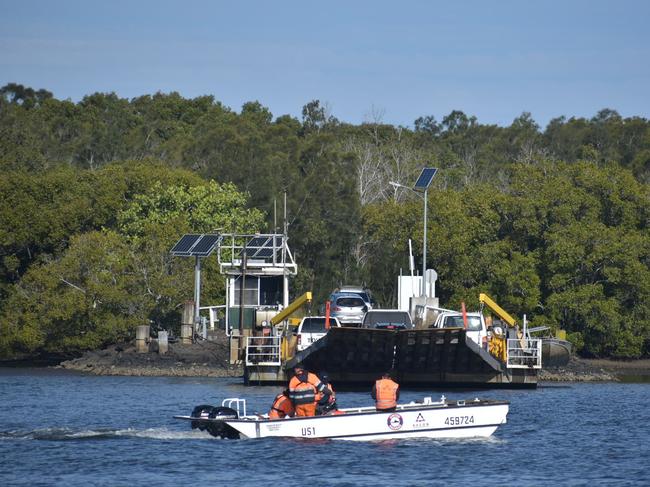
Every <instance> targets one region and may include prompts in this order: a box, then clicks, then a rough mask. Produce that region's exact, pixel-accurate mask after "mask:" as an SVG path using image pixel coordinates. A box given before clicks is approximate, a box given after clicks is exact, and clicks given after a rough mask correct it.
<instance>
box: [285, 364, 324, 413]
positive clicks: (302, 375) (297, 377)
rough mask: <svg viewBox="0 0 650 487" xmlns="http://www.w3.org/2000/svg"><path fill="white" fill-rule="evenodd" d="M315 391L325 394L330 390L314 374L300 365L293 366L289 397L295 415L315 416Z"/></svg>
mask: <svg viewBox="0 0 650 487" xmlns="http://www.w3.org/2000/svg"><path fill="white" fill-rule="evenodd" d="M317 393H321V394H322V395H323V396H327V395H330V394H331V391H330V390H329V389H328V388H327V387H325V384H323V382H322V381H321V380H320V379H319V378H318V376H317V375H316V374H312V373H311V372H308V371H307V370H305V369H304V368H303V367H302V366H297V367H295V368H294V369H293V377H292V378H291V380H290V381H289V397H290V398H291V401H292V402H293V405H294V407H295V409H296V416H316V405H317V399H316V394H317Z"/></svg>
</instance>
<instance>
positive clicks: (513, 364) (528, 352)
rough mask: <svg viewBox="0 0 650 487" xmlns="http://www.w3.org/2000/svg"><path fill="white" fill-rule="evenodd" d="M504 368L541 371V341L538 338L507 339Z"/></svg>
mask: <svg viewBox="0 0 650 487" xmlns="http://www.w3.org/2000/svg"><path fill="white" fill-rule="evenodd" d="M506 367H508V368H509V369H541V368H542V340H541V339H539V338H533V339H531V338H521V339H518V338H509V339H508V348H507V353H506Z"/></svg>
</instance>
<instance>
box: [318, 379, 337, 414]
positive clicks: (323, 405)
mask: <svg viewBox="0 0 650 487" xmlns="http://www.w3.org/2000/svg"><path fill="white" fill-rule="evenodd" d="M318 377H319V378H320V380H321V382H322V383H323V385H324V386H325V387H326V388H327V389H329V390H330V394H329V395H324V394H321V393H319V394H317V395H316V400H317V402H318V408H317V410H316V413H317V414H319V415H323V414H336V411H337V410H338V406H337V404H336V393H335V392H334V388H333V387H332V384H331V383H330V377H329V374H328V373H327V372H325V371H321V372H320V373H319V374H318Z"/></svg>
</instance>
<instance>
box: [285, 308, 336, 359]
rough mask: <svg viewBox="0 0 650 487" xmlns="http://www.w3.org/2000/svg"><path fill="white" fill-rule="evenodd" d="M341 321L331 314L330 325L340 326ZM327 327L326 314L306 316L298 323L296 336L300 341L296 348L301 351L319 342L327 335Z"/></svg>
mask: <svg viewBox="0 0 650 487" xmlns="http://www.w3.org/2000/svg"><path fill="white" fill-rule="evenodd" d="M340 326H341V323H339V320H337V319H336V318H334V317H331V316H330V327H340ZM326 333H327V329H326V328H325V317H324V316H306V317H304V318H303V319H302V321H301V322H300V324H299V325H298V330H297V331H296V336H297V337H298V342H297V343H296V350H297V351H298V352H300V351H301V350H304V349H305V348H307V347H309V346H310V345H311V344H313V343H315V342H317V341H318V340H320V339H321V338H323V337H324V336H325V334H326Z"/></svg>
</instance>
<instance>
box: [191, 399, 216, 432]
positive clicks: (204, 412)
mask: <svg viewBox="0 0 650 487" xmlns="http://www.w3.org/2000/svg"><path fill="white" fill-rule="evenodd" d="M212 409H214V407H213V406H210V405H209V404H201V405H200V406H196V407H195V408H194V409H192V417H193V418H205V419H208V417H209V415H210V412H211V411H212ZM207 424H208V423H207V422H204V421H192V429H197V428H198V429H200V430H201V431H205V430H206V428H207Z"/></svg>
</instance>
